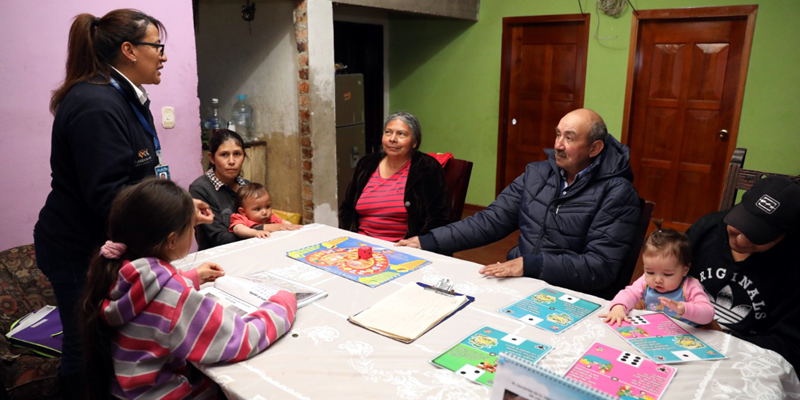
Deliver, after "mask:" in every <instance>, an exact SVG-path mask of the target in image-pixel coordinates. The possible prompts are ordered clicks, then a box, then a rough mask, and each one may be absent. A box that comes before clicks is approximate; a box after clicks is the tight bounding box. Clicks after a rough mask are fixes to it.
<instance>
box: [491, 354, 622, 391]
mask: <svg viewBox="0 0 800 400" xmlns="http://www.w3.org/2000/svg"><path fill="white" fill-rule="evenodd" d="M509 398H512V399H526V400H562V399H575V400H597V399H601V400H613V399H616V397H612V396H610V395H608V394H605V393H603V392H601V391H599V390H597V389H594V388H592V387H589V386H586V385H584V384H582V383H580V382H575V381H572V380H569V379H566V378H563V377H561V376H559V375H557V374H556V373H554V372H551V371H549V370H547V369H544V368H542V367H539V366H536V365H534V364H531V363H530V362H527V361H525V360H522V359H520V358H517V357H515V356H513V355H511V354H507V353H500V360H499V365H498V369H497V375H496V376H495V380H494V387H492V397H491V400H503V399H509Z"/></svg>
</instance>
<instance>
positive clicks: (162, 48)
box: [131, 42, 164, 56]
mask: <svg viewBox="0 0 800 400" xmlns="http://www.w3.org/2000/svg"><path fill="white" fill-rule="evenodd" d="M131 44H136V45H140V44H143V45H145V46H153V47H157V48H158V54H160V55H162V56H163V55H164V43H150V42H131Z"/></svg>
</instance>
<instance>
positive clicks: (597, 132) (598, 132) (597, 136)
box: [586, 119, 608, 144]
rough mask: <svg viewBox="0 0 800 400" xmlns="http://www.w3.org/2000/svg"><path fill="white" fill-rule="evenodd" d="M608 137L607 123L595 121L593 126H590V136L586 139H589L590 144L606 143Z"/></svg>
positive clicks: (600, 120) (599, 120)
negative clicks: (595, 142)
mask: <svg viewBox="0 0 800 400" xmlns="http://www.w3.org/2000/svg"><path fill="white" fill-rule="evenodd" d="M606 136H608V128H606V123H605V122H603V120H602V119H596V120H593V121H592V124H591V125H590V126H589V134H588V135H586V138H587V139H589V143H590V144H591V143H594V141H595V140H600V141H602V142H605V141H606Z"/></svg>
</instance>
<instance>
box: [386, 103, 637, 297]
mask: <svg viewBox="0 0 800 400" xmlns="http://www.w3.org/2000/svg"><path fill="white" fill-rule="evenodd" d="M545 153H546V154H547V157H548V159H547V160H546V161H540V162H533V163H530V164H528V165H527V167H526V168H525V173H524V174H522V175H521V176H519V177H518V178H517V179H515V180H514V182H512V183H511V185H509V186H508V187H506V188H505V189H504V190H503V192H502V193H500V195H499V196H498V197H497V199H496V200H495V201H494V202H493V203H492V204H490V205H489V207H487V208H486V209H485V210H482V211H480V212H478V213H476V214H475V215H473V216H471V217H469V218H466V219H464V220H461V221H458V222H454V223H452V224H450V225H447V226H443V227H441V228H437V229H434V230H433V231H431V232H430V233H429V234H427V235H424V236H419V237H413V238H410V239H408V240H401V241H400V242H398V245H401V246H410V247H417V248H422V249H425V250H431V251H435V252H440V253H453V252H456V251H461V250H466V249H471V248H474V247H479V246H484V245H487V244H489V243H492V242H495V241H498V240H500V239H502V238H504V237H506V236H508V235H509V234H510V233H512V232H514V231H515V230H517V229H519V231H520V235H519V244H518V245H517V246H516V247H514V248H512V249H511V250H510V251H509V252H508V255H507V256H506V258H507V261H506V262H498V263H497V264H492V265H487V266H484V267H483V268H481V270H480V273H481V274H484V275H488V276H496V277H514V276H527V277H533V278H538V279H542V280H544V281H546V282H548V283H550V284H553V285H558V286H563V287H566V288H570V289H574V290H579V291H582V292H585V293H590V294H595V295H598V296H601V297H606V298H611V296H613V295H614V294H615V293H616V290H617V288H614V287H611V286H612V285H613V283H614V282H615V280H616V279H617V277H618V276H619V273H620V271H621V269H622V264H623V260H625V258H626V256H627V254H628V252H629V251H630V248H631V244H632V243H633V242H634V239H635V236H636V231H637V226H638V220H639V217H640V213H641V205H640V201H639V196H638V195H637V193H636V189H634V187H633V183H632V182H633V173H632V172H631V167H630V163H629V162H628V157H629V151H628V148H627V147H625V146H624V145H622V144H621V143H620V142H618V141H617V140H616V139H614V137H612V136H611V135H609V134H608V131H607V130H606V126H605V123H604V122H603V119H602V118H601V117H600V115H598V114H597V113H596V112H594V111H592V110H589V109H578V110H574V111H572V112H570V113H568V114H567V115H565V116H564V117H563V118H562V119H561V121H560V122H559V123H558V126H557V127H556V140H555V146H554V148H553V149H547V150H545Z"/></svg>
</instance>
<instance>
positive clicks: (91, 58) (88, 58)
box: [50, 9, 167, 115]
mask: <svg viewBox="0 0 800 400" xmlns="http://www.w3.org/2000/svg"><path fill="white" fill-rule="evenodd" d="M150 24H153V25H155V26H156V27H157V28H158V32H159V34H160V35H161V37H162V38H164V39H163V40H166V37H167V30H166V28H164V25H163V24H162V23H161V22H159V21H158V20H157V19H155V18H153V17H151V16H149V15H147V14H145V13H143V12H141V11H138V10H132V9H120V10H114V11H111V12H109V13H108V14H106V15H104V16H103V17H102V18H97V17H95V16H94V15H92V14H80V15H78V16H77V17H75V20H74V21H73V22H72V27H70V29H69V45H68V46H67V65H66V67H67V68H66V69H67V74H66V77H65V78H64V82H63V83H62V84H61V86H59V87H58V89H56V90H54V91H53V94H52V96H51V97H50V112H51V113H53V115H55V113H56V109H58V105H59V104H61V101H63V100H64V97H66V95H67V92H69V90H70V89H72V87H73V86H75V84H76V83H79V82H84V81H89V80H91V79H93V78H97V77H98V76H100V75H102V76H103V77H104V78H103V79H102V80H99V81H97V82H96V83H103V84H105V83H108V77H109V76H110V74H111V69H110V68H109V65H113V64H115V63H116V62H117V58H119V55H120V52H121V46H122V43H125V42H131V41H138V40H142V39H144V37H145V36H146V35H147V27H148V26H149V25H150Z"/></svg>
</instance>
